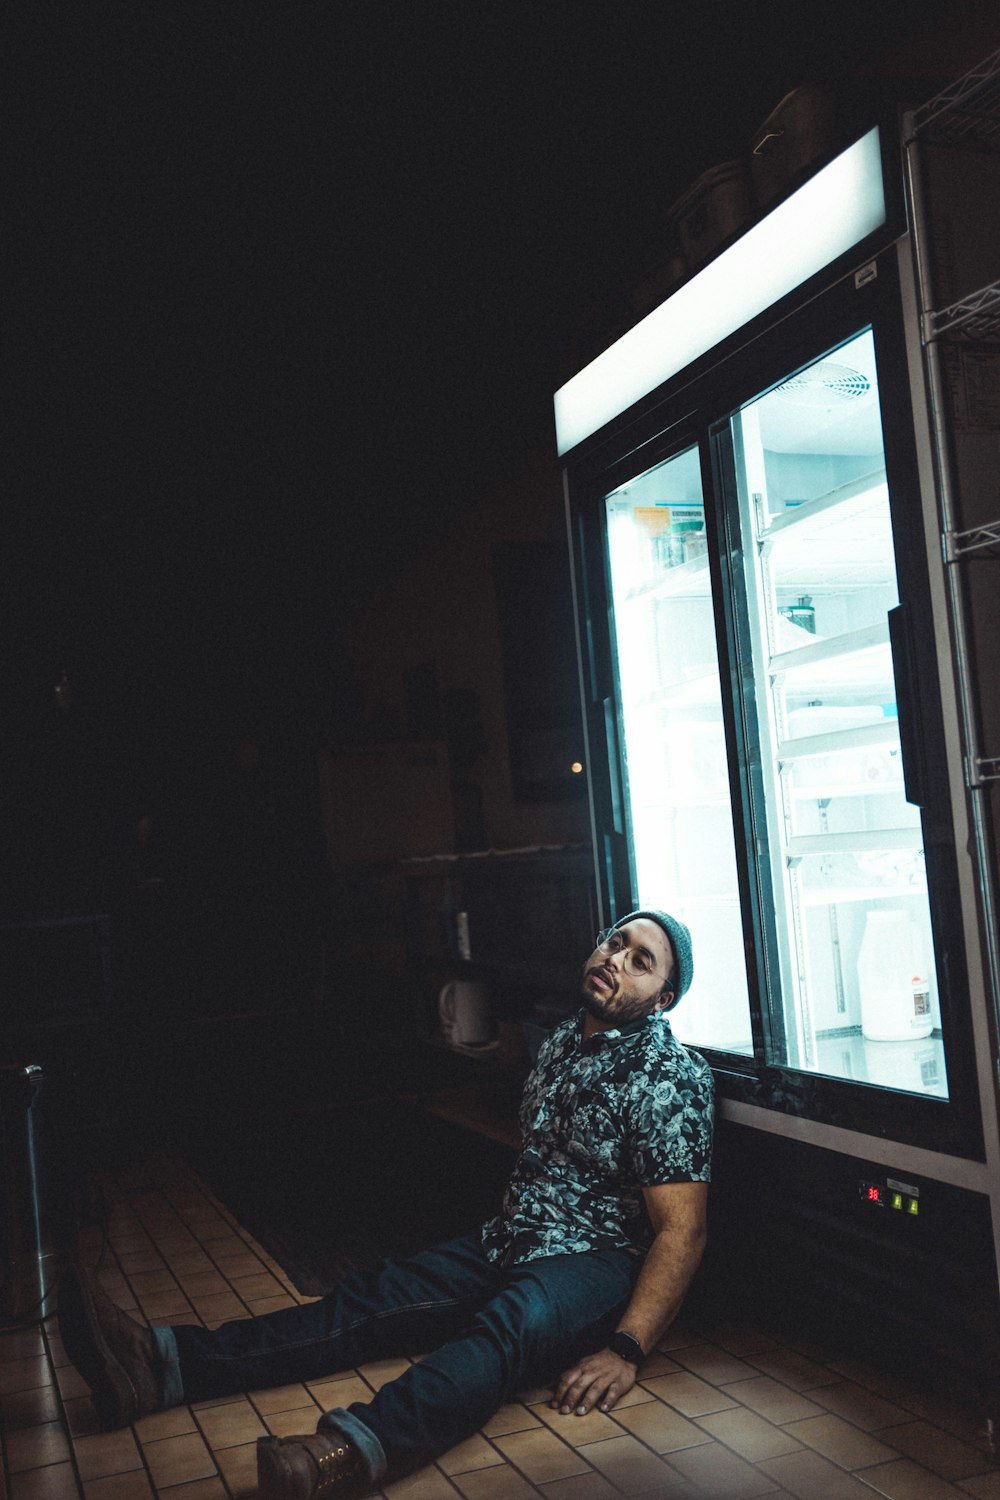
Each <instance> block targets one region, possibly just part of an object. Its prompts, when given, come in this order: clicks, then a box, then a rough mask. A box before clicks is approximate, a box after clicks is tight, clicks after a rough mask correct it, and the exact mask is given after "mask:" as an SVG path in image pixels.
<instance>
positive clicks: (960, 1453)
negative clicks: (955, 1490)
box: [879, 1422, 991, 1480]
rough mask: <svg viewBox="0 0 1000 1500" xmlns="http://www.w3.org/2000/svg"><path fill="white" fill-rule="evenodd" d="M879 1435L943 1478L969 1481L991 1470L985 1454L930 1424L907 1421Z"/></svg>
mask: <svg viewBox="0 0 1000 1500" xmlns="http://www.w3.org/2000/svg"><path fill="white" fill-rule="evenodd" d="M879 1436H880V1437H881V1438H883V1439H884V1441H885V1442H887V1443H891V1444H892V1446H893V1447H894V1448H895V1449H897V1450H898V1452H900V1453H902V1454H904V1455H905V1456H906V1457H907V1458H912V1459H915V1460H916V1462H917V1463H918V1464H922V1465H923V1466H924V1468H925V1469H931V1470H932V1471H933V1472H934V1473H935V1474H940V1476H941V1478H942V1479H953V1480H954V1479H969V1478H971V1477H972V1475H974V1474H985V1473H986V1472H987V1471H988V1470H989V1469H990V1468H991V1464H990V1461H989V1459H988V1458H987V1457H986V1455H985V1454H984V1453H980V1452H979V1450H978V1449H976V1448H973V1447H972V1445H971V1444H970V1443H963V1442H961V1441H960V1439H959V1438H955V1437H952V1435H951V1433H949V1432H942V1430H941V1428H940V1427H932V1426H931V1425H930V1423H929V1422H908V1423H906V1424H905V1425H904V1426H902V1427H885V1428H883V1429H882V1431H881V1432H880V1434H879Z"/></svg>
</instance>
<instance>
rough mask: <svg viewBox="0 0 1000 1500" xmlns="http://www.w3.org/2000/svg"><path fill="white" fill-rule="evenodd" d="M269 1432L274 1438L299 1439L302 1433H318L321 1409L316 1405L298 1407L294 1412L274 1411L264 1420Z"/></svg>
mask: <svg viewBox="0 0 1000 1500" xmlns="http://www.w3.org/2000/svg"><path fill="white" fill-rule="evenodd" d="M263 1421H264V1425H265V1427H266V1428H267V1430H268V1432H270V1433H272V1434H273V1435H274V1437H298V1436H299V1435H300V1434H302V1433H310V1432H315V1431H316V1423H317V1422H318V1421H319V1408H318V1407H317V1406H315V1405H312V1406H309V1407H304V1406H299V1407H296V1408H295V1409H294V1410H292V1411H272V1412H270V1413H269V1414H268V1415H267V1416H266V1417H264V1419H263Z"/></svg>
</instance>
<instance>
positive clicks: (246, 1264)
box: [207, 1246, 262, 1281]
mask: <svg viewBox="0 0 1000 1500" xmlns="http://www.w3.org/2000/svg"><path fill="white" fill-rule="evenodd" d="M207 1248H208V1253H209V1254H210V1255H211V1257H212V1259H213V1260H214V1261H215V1264H216V1265H217V1266H218V1268H219V1270H220V1271H221V1272H222V1274H223V1275H224V1276H228V1277H229V1279H230V1281H233V1280H234V1279H235V1278H236V1277H237V1276H257V1275H259V1273H260V1271H261V1269H262V1267H261V1264H260V1261H259V1260H258V1259H257V1257H256V1255H254V1254H252V1253H251V1252H250V1251H249V1250H247V1249H246V1247H245V1246H244V1248H243V1249H241V1250H233V1251H230V1252H228V1253H227V1252H224V1251H219V1252H218V1253H216V1251H215V1250H213V1249H212V1247H211V1246H208V1247H207Z"/></svg>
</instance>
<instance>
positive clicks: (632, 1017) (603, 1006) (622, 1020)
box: [580, 985, 656, 1026]
mask: <svg viewBox="0 0 1000 1500" xmlns="http://www.w3.org/2000/svg"><path fill="white" fill-rule="evenodd" d="M619 999H621V1000H622V1002H623V1003H622V1004H621V1005H620V1006H619V1007H618V1008H616V1009H615V1010H614V1011H612V1010H609V1008H608V1002H609V1001H611V1002H614V1001H615V1000H619ZM580 1001H581V1003H582V1005H583V1008H584V1010H585V1011H588V1012H589V1014H590V1015H592V1016H593V1018H594V1020H595V1021H604V1022H607V1021H611V1022H612V1023H613V1024H614V1025H615V1026H628V1025H629V1024H630V1023H631V1022H632V1021H639V1020H641V1019H643V1018H644V1017H645V1016H648V1015H649V1014H650V1013H651V1012H652V1009H653V1006H654V1005H655V1004H656V999H655V997H654V998H652V999H650V1000H637V999H636V998H635V997H634V996H627V995H626V996H622V994H621V991H620V990H614V991H612V993H611V994H610V995H607V996H605V997H604V998H602V997H601V996H600V995H595V994H594V993H593V991H592V990H589V989H588V988H587V986H586V985H582V986H581V989H580Z"/></svg>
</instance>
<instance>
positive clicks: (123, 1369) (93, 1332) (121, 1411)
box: [59, 1266, 163, 1429]
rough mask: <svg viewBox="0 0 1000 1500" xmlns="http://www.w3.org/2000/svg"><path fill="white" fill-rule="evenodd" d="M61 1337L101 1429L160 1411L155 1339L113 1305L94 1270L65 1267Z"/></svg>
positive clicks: (159, 1376) (60, 1298)
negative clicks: (88, 1391) (91, 1396)
mask: <svg viewBox="0 0 1000 1500" xmlns="http://www.w3.org/2000/svg"><path fill="white" fill-rule="evenodd" d="M59 1335H60V1337H61V1339H62V1341H63V1344H64V1345H65V1346H66V1353H67V1354H68V1355H69V1357H70V1359H71V1360H72V1361H73V1364H74V1365H75V1366H76V1368H77V1369H78V1370H79V1372H80V1374H81V1375H82V1376H83V1378H84V1380H85V1381H86V1382H87V1384H88V1385H89V1386H90V1390H91V1394H92V1395H93V1397H94V1405H95V1406H96V1407H97V1414H98V1416H99V1417H100V1419H101V1422H102V1423H103V1425H104V1427H105V1428H107V1429H111V1428H113V1427H127V1426H128V1424H129V1423H130V1422H135V1421H137V1420H138V1418H139V1417H144V1416H146V1415H147V1414H148V1413H149V1412H151V1411H159V1409H160V1407H161V1406H162V1404H163V1402H162V1397H161V1392H162V1361H161V1359H160V1356H159V1353H158V1351H157V1348H156V1343H155V1341H154V1339H153V1335H152V1334H151V1333H150V1331H149V1329H148V1328H145V1327H144V1326H143V1325H142V1324H141V1323H136V1322H135V1321H134V1319H132V1318H130V1317H129V1316H128V1314H127V1313H123V1312H122V1310H121V1308H120V1307H117V1306H116V1305H115V1303H114V1302H112V1300H111V1298H110V1297H109V1296H108V1294H107V1292H106V1291H105V1290H104V1288H103V1287H102V1286H101V1284H100V1282H99V1281H98V1279H97V1277H96V1275H95V1274H94V1272H93V1271H83V1270H81V1269H80V1268H79V1267H78V1266H69V1267H67V1269H66V1271H65V1272H64V1273H63V1278H62V1281H61V1283H60V1285H59Z"/></svg>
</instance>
